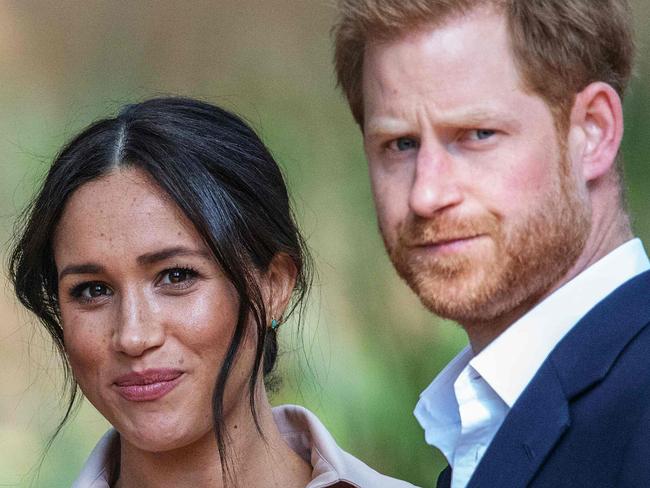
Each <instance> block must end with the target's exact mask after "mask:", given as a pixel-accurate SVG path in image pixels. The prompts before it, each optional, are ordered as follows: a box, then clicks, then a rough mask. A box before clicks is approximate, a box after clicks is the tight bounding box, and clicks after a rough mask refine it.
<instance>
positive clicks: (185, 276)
mask: <svg viewBox="0 0 650 488" xmlns="http://www.w3.org/2000/svg"><path fill="white" fill-rule="evenodd" d="M196 276H197V273H196V271H194V270H192V269H189V268H173V269H168V270H166V271H163V273H162V275H161V279H160V284H162V285H179V284H182V283H186V282H188V281H190V280H192V279H193V278H195V277H196Z"/></svg>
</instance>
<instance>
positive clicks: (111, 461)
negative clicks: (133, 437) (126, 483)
mask: <svg viewBox="0 0 650 488" xmlns="http://www.w3.org/2000/svg"><path fill="white" fill-rule="evenodd" d="M119 443H120V438H119V434H118V433H117V431H116V430H115V429H111V430H109V431H108V432H106V434H104V436H103V437H102V438H101V439H100V440H99V442H98V443H97V445H96V446H95V448H94V449H93V450H92V452H91V453H90V456H88V459H86V462H85V463H84V465H83V468H81V472H80V473H79V476H78V477H77V479H76V480H75V482H74V483H73V484H72V488H110V480H111V476H112V471H113V468H114V466H115V464H116V463H117V461H118V457H119Z"/></svg>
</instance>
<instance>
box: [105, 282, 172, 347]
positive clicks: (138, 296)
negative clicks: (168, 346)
mask: <svg viewBox="0 0 650 488" xmlns="http://www.w3.org/2000/svg"><path fill="white" fill-rule="evenodd" d="M155 308H156V307H155V306H154V304H153V302H152V299H151V298H149V297H147V296H146V294H145V293H143V292H141V291H130V292H127V293H125V294H123V295H122V296H121V297H120V301H119V310H118V313H117V317H116V321H117V323H116V324H115V328H114V331H113V347H114V348H115V350H117V351H119V352H122V353H124V354H126V355H128V356H133V357H138V356H141V355H142V354H144V353H145V352H146V351H147V350H149V349H152V348H157V347H159V346H161V345H162V344H163V343H164V342H165V330H164V326H163V324H162V321H161V316H160V314H158V313H155V310H154V309H155Z"/></svg>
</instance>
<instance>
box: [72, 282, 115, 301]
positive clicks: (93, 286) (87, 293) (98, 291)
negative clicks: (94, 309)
mask: <svg viewBox="0 0 650 488" xmlns="http://www.w3.org/2000/svg"><path fill="white" fill-rule="evenodd" d="M112 294H113V290H111V289H110V288H109V287H108V286H106V285H105V284H103V283H82V284H81V285H78V286H75V287H74V288H73V289H72V292H71V295H72V296H73V297H75V298H80V299H82V300H86V301H90V300H93V299H96V298H99V297H102V296H110V295H112Z"/></svg>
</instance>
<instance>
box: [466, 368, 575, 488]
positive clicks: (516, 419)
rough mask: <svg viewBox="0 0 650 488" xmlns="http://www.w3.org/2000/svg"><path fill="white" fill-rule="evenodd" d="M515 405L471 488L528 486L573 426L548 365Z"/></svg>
mask: <svg viewBox="0 0 650 488" xmlns="http://www.w3.org/2000/svg"><path fill="white" fill-rule="evenodd" d="M531 386H532V388H529V389H527V390H526V395H525V396H522V398H521V399H520V401H517V403H516V404H515V405H514V406H513V408H512V410H511V411H510V413H509V414H508V416H507V417H506V419H505V421H504V423H503V425H502V426H501V428H500V429H499V431H498V432H497V434H496V436H495V437H494V439H493V441H492V443H491V444H490V447H489V448H488V450H487V451H486V453H485V456H484V457H483V460H482V461H481V463H480V464H479V465H478V467H477V469H476V471H475V472H474V475H473V476H472V479H471V480H470V483H469V485H468V487H470V488H479V487H495V486H508V487H519V486H525V485H526V484H527V483H528V481H529V480H530V479H531V478H532V476H533V475H534V474H535V472H536V471H537V469H538V468H539V466H540V464H541V463H542V461H543V460H544V459H545V458H546V455H547V454H548V453H549V451H550V450H551V449H552V448H553V446H554V445H555V443H556V442H557V441H558V439H559V438H560V437H561V436H562V434H563V433H564V432H565V431H566V429H567V428H568V427H569V425H570V419H569V407H568V402H567V399H566V397H565V395H564V392H563V391H562V387H561V385H560V381H559V378H558V375H557V373H556V371H555V368H554V367H553V366H552V365H551V364H550V363H545V364H544V366H542V368H541V369H540V371H539V372H538V373H537V376H536V380H535V384H534V385H531Z"/></svg>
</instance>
